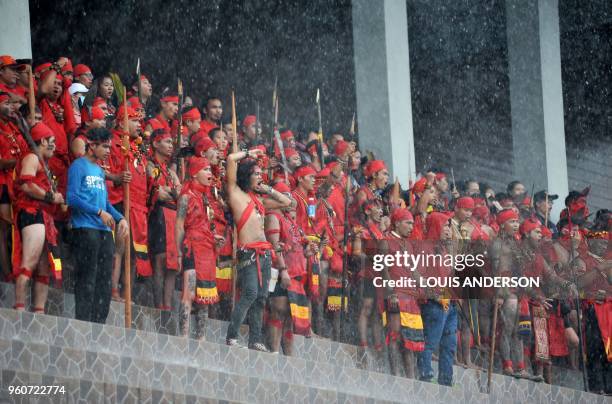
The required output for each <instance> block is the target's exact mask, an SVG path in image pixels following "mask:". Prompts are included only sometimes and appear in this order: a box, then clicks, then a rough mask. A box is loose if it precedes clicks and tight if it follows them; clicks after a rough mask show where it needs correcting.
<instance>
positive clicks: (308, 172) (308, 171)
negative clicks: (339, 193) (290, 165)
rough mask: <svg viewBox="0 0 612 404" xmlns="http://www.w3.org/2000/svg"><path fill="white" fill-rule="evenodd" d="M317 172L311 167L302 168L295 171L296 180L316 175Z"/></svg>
mask: <svg viewBox="0 0 612 404" xmlns="http://www.w3.org/2000/svg"><path fill="white" fill-rule="evenodd" d="M316 174H317V172H316V171H315V170H314V169H313V168H312V167H311V166H301V167H300V168H298V169H297V170H296V171H295V174H294V176H295V179H298V178H302V177H305V176H307V175H316Z"/></svg>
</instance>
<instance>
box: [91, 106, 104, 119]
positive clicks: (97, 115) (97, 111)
mask: <svg viewBox="0 0 612 404" xmlns="http://www.w3.org/2000/svg"><path fill="white" fill-rule="evenodd" d="M105 117H106V113H105V112H104V111H102V108H100V107H93V108H92V109H91V119H92V120H94V119H104V118H105Z"/></svg>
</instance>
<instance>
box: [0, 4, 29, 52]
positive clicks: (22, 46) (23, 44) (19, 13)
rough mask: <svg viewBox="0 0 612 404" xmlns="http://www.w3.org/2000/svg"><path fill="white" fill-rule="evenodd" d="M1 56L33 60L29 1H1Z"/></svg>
mask: <svg viewBox="0 0 612 404" xmlns="http://www.w3.org/2000/svg"><path fill="white" fill-rule="evenodd" d="M0 55H11V56H12V57H14V58H15V59H31V58H32V41H31V38H30V6H29V4H28V0H0Z"/></svg>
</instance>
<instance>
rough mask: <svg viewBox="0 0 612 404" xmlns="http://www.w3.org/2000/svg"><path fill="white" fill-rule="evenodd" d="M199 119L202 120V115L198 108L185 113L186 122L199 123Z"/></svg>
mask: <svg viewBox="0 0 612 404" xmlns="http://www.w3.org/2000/svg"><path fill="white" fill-rule="evenodd" d="M198 119H202V115H201V114H200V111H199V110H198V109H197V108H192V109H190V110H189V111H187V112H185V113H183V120H184V121H197V120H198Z"/></svg>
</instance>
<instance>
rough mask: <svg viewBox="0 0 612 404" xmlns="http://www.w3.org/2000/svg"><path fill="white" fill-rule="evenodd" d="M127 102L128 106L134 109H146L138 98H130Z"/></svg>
mask: <svg viewBox="0 0 612 404" xmlns="http://www.w3.org/2000/svg"><path fill="white" fill-rule="evenodd" d="M127 102H128V105H129V106H130V107H132V108H134V109H144V106H143V105H142V103H141V102H140V100H139V99H138V97H130V98H128V100H127Z"/></svg>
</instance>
